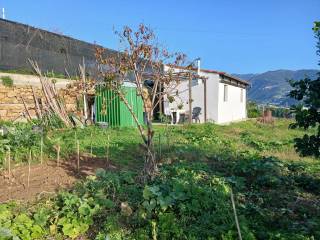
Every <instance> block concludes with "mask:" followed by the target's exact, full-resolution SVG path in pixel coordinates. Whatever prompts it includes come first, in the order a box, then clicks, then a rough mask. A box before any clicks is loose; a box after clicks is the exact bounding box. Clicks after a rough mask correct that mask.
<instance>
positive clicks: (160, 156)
mask: <svg viewBox="0 0 320 240" xmlns="http://www.w3.org/2000/svg"><path fill="white" fill-rule="evenodd" d="M161 158H162V149H161V133H159V160H161Z"/></svg>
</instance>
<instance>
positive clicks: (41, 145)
mask: <svg viewBox="0 0 320 240" xmlns="http://www.w3.org/2000/svg"><path fill="white" fill-rule="evenodd" d="M40 163H41V164H42V163H43V135H42V136H41V140H40Z"/></svg>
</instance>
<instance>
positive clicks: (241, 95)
mask: <svg viewBox="0 0 320 240" xmlns="http://www.w3.org/2000/svg"><path fill="white" fill-rule="evenodd" d="M240 91H241V92H240V102H243V89H242V88H241V89H240Z"/></svg>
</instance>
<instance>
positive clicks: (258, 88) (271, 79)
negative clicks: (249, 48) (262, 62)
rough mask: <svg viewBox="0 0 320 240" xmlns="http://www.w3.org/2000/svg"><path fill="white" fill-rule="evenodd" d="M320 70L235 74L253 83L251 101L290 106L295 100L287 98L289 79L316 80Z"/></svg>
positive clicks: (250, 93)
mask: <svg viewBox="0 0 320 240" xmlns="http://www.w3.org/2000/svg"><path fill="white" fill-rule="evenodd" d="M317 72H318V70H314V69H311V70H309V69H308V70H307V69H303V70H297V71H291V70H276V71H268V72H265V73H261V74H250V73H249V74H233V75H234V76H237V77H239V78H241V79H244V80H247V81H249V82H250V83H251V88H250V89H249V91H248V98H249V100H253V101H256V102H258V103H263V104H274V105H280V106H290V105H292V104H293V103H294V100H293V99H290V98H289V97H287V94H288V93H289V91H290V89H291V87H290V85H289V83H288V80H289V79H293V80H300V79H302V78H304V77H306V76H308V77H310V78H311V79H314V78H316V77H317Z"/></svg>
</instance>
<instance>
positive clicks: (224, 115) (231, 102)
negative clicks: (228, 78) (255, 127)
mask: <svg viewBox="0 0 320 240" xmlns="http://www.w3.org/2000/svg"><path fill="white" fill-rule="evenodd" d="M224 85H226V84H224V83H221V82H220V83H219V99H218V102H219V104H218V120H217V123H228V122H233V121H240V120H244V119H246V118H247V110H246V101H247V100H246V89H244V88H240V87H236V86H232V85H229V84H228V85H227V86H228V87H227V88H228V99H227V101H224ZM241 89H243V101H242V102H241V98H240V97H241Z"/></svg>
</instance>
